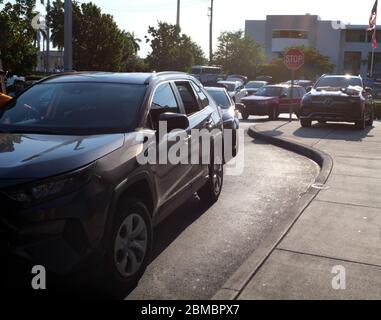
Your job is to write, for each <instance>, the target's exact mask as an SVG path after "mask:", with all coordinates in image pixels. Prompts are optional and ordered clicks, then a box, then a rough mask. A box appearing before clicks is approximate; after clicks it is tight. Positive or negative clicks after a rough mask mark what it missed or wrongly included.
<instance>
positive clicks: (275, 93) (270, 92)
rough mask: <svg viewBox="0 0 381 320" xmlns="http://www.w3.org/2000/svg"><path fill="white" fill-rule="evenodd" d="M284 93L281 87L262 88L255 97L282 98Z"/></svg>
mask: <svg viewBox="0 0 381 320" xmlns="http://www.w3.org/2000/svg"><path fill="white" fill-rule="evenodd" d="M282 91H283V88H281V87H262V88H260V89H259V90H258V91H257V93H256V94H255V95H256V96H260V97H280V96H281V94H282Z"/></svg>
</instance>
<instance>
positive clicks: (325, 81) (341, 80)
mask: <svg viewBox="0 0 381 320" xmlns="http://www.w3.org/2000/svg"><path fill="white" fill-rule="evenodd" d="M348 86H360V87H362V83H361V80H360V79H359V78H353V77H349V78H348V77H324V78H321V79H320V80H319V81H318V82H317V83H316V85H315V88H316V89H317V88H326V87H332V88H347V87H348Z"/></svg>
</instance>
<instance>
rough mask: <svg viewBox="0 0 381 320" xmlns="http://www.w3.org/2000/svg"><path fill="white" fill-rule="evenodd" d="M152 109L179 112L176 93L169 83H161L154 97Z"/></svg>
mask: <svg viewBox="0 0 381 320" xmlns="http://www.w3.org/2000/svg"><path fill="white" fill-rule="evenodd" d="M151 109H165V110H166V111H165V112H174V113H179V112H180V109H179V106H178V104H177V101H176V98H175V95H174V93H173V90H172V88H171V86H170V84H169V83H166V84H162V85H160V86H159V87H158V88H157V89H156V91H155V94H154V96H153V98H152V105H151Z"/></svg>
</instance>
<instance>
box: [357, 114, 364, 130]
mask: <svg viewBox="0 0 381 320" xmlns="http://www.w3.org/2000/svg"><path fill="white" fill-rule="evenodd" d="M355 126H356V129H358V130H365V127H366V121H365V115H363V116H362V118H361V120H360V121H356V122H355Z"/></svg>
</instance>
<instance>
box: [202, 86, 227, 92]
mask: <svg viewBox="0 0 381 320" xmlns="http://www.w3.org/2000/svg"><path fill="white" fill-rule="evenodd" d="M204 88H205V90H206V91H223V92H225V91H226V88H224V87H204Z"/></svg>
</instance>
